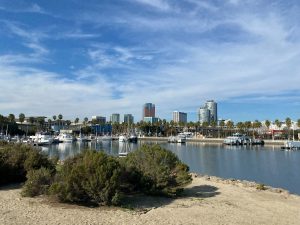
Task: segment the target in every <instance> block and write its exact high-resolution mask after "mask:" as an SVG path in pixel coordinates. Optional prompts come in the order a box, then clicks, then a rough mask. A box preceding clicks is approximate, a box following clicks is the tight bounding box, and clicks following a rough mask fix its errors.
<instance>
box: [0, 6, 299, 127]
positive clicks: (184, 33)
mask: <svg viewBox="0 0 300 225" xmlns="http://www.w3.org/2000/svg"><path fill="white" fill-rule="evenodd" d="M299 26H300V2H299V1H298V0H272V1H271V0H100V1H99V0H86V1H80V0H63V1H58V0H56V1H55V0H53V1H49V0H36V1H30V0H0V91H1V94H0V114H2V115H8V114H9V113H14V114H15V115H17V116H18V115H19V113H24V114H25V115H26V116H39V115H44V116H48V117H52V116H53V115H58V114H62V115H63V116H64V118H66V119H74V118H76V117H79V118H80V120H82V119H83V118H84V117H89V118H90V117H91V116H92V115H102V116H107V117H109V115H110V114H112V113H120V114H121V115H123V114H126V113H131V114H133V115H134V117H135V121H139V120H140V119H141V118H142V106H143V104H144V103H146V102H151V103H154V104H155V105H156V114H157V116H158V117H160V118H165V119H167V120H170V119H171V117H172V111H175V110H177V111H183V112H187V113H188V120H189V121H195V120H196V119H197V110H198V108H199V107H200V106H202V105H203V104H204V103H205V101H206V100H210V99H214V100H215V101H216V102H217V103H218V117H219V118H224V119H232V120H234V121H245V120H255V119H258V120H265V119H269V120H275V119H277V118H278V119H282V120H284V119H285V118H286V117H288V116H289V117H291V118H292V119H294V120H296V119H298V118H300V114H299V112H300V101H299V100H300V27H299Z"/></svg>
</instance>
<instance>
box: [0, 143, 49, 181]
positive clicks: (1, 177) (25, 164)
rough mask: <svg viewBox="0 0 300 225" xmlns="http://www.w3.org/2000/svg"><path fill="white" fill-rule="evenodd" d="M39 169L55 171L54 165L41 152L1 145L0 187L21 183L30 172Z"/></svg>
mask: <svg viewBox="0 0 300 225" xmlns="http://www.w3.org/2000/svg"><path fill="white" fill-rule="evenodd" d="M41 167H45V168H48V169H50V170H51V171H52V172H54V170H55V166H54V164H53V163H52V162H51V160H49V159H48V157H47V156H46V155H44V154H42V152H41V151H40V150H39V149H37V148H34V147H32V146H28V145H23V144H3V145H2V146H1V147H0V185H3V184H7V183H12V182H23V181H25V180H26V174H27V172H28V171H30V170H33V169H34V170H36V169H39V168H41Z"/></svg>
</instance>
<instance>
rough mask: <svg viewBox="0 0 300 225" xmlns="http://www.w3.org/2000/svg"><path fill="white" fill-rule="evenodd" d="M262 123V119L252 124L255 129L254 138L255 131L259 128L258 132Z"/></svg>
mask: <svg viewBox="0 0 300 225" xmlns="http://www.w3.org/2000/svg"><path fill="white" fill-rule="evenodd" d="M261 126H262V124H261V122H260V121H258V120H255V121H254V122H253V124H252V129H253V138H254V131H255V130H256V129H257V133H258V129H259V128H261Z"/></svg>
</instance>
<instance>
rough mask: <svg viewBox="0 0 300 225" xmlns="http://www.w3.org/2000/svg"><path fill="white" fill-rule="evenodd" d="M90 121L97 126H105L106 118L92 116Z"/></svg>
mask: <svg viewBox="0 0 300 225" xmlns="http://www.w3.org/2000/svg"><path fill="white" fill-rule="evenodd" d="M92 121H95V123H97V124H105V123H106V117H104V116H92Z"/></svg>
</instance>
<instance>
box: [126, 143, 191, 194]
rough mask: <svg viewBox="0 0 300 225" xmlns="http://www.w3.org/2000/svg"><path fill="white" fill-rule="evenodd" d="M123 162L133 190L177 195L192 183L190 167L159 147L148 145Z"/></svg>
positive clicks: (131, 154) (129, 155) (132, 153)
mask: <svg viewBox="0 0 300 225" xmlns="http://www.w3.org/2000/svg"><path fill="white" fill-rule="evenodd" d="M122 160H124V161H123V162H122V165H123V166H124V167H125V169H124V171H125V173H127V174H129V176H127V177H128V183H130V184H131V186H132V187H131V189H136V190H141V191H143V192H145V193H148V194H165V195H171V196H174V195H177V194H179V192H180V191H181V190H182V187H183V186H184V185H186V184H188V183H190V182H191V181H192V178H191V175H190V174H189V167H188V166H187V165H185V164H183V163H182V162H181V161H180V160H179V159H178V157H177V156H176V155H175V154H174V153H172V152H170V151H168V150H166V149H163V148H162V147H160V146H159V145H144V146H142V147H141V148H140V149H138V150H136V151H133V152H131V153H130V154H128V156H127V157H126V158H124V159H122Z"/></svg>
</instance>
